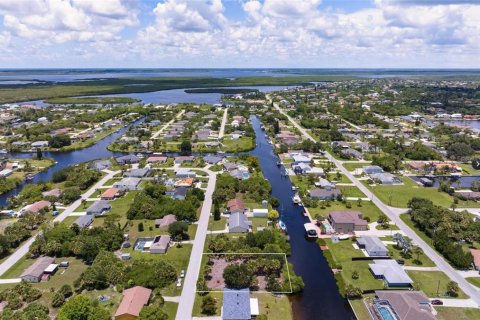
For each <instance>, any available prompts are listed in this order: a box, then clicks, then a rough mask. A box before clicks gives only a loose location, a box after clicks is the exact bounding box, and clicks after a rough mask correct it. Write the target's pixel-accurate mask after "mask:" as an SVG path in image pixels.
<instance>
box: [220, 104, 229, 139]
mask: <svg viewBox="0 0 480 320" xmlns="http://www.w3.org/2000/svg"><path fill="white" fill-rule="evenodd" d="M227 113H228V108H225V111H224V112H223V118H222V124H221V125H220V131H219V132H218V139H221V138H223V136H224V135H225V124H226V123H227Z"/></svg>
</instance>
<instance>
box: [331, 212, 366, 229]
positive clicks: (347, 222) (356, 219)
mask: <svg viewBox="0 0 480 320" xmlns="http://www.w3.org/2000/svg"><path fill="white" fill-rule="evenodd" d="M328 221H329V222H330V224H331V225H332V227H333V229H335V232H337V233H352V232H354V231H365V230H368V222H367V221H366V220H363V219H362V213H361V212H360V211H331V212H330V213H329V214H328Z"/></svg>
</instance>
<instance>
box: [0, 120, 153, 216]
mask: <svg viewBox="0 0 480 320" xmlns="http://www.w3.org/2000/svg"><path fill="white" fill-rule="evenodd" d="M143 121H144V119H138V120H136V121H134V122H132V123H131V124H130V125H128V126H126V127H123V128H121V129H119V130H117V131H115V132H114V133H112V134H110V135H109V136H107V137H105V138H103V139H101V140H99V141H98V142H97V143H95V144H94V145H92V146H91V147H88V148H85V149H80V150H75V151H69V152H43V156H44V157H45V158H50V159H53V160H54V161H55V162H56V164H55V165H53V166H51V167H50V168H48V169H47V170H45V171H42V172H40V173H37V174H36V175H35V176H34V178H33V179H32V180H30V181H29V182H23V183H22V184H21V185H19V186H18V187H17V188H15V189H13V190H11V191H10V192H7V193H5V194H2V195H0V207H1V206H5V205H7V199H8V198H10V197H12V196H15V195H17V194H18V193H19V192H20V191H21V190H22V188H23V186H24V185H25V183H38V182H42V181H44V182H45V181H49V180H50V179H51V178H52V176H53V174H54V173H55V172H56V171H58V170H60V169H63V168H65V167H68V166H73V165H76V164H79V163H82V162H87V161H92V160H95V159H101V158H109V157H112V156H116V155H119V154H120V153H115V152H111V151H109V150H107V147H108V146H109V145H110V144H111V143H113V142H114V141H115V140H117V139H118V138H119V137H121V136H122V135H123V134H124V133H125V132H126V131H127V130H128V127H129V126H132V125H134V126H135V125H138V124H140V123H142V122H143ZM35 155H36V153H25V152H14V153H9V154H7V156H8V157H9V158H14V159H19V158H21V159H27V158H32V157H33V156H35Z"/></svg>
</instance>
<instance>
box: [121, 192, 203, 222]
mask: <svg viewBox="0 0 480 320" xmlns="http://www.w3.org/2000/svg"><path fill="white" fill-rule="evenodd" d="M165 191H166V189H165V186H163V185H159V184H149V185H148V186H146V187H145V189H144V190H142V191H141V192H139V193H138V194H137V195H136V196H135V199H134V200H133V203H132V205H131V206H130V209H129V210H128V213H127V217H128V219H131V220H133V219H158V218H162V217H163V216H165V215H168V214H173V215H175V216H176V217H177V220H179V221H183V220H185V221H195V220H196V219H197V214H196V212H197V209H198V208H199V207H200V203H201V201H203V199H204V197H205V196H204V193H203V191H202V190H200V189H197V188H192V189H190V190H188V192H187V197H186V199H185V200H173V199H172V198H170V197H168V196H166V195H165Z"/></svg>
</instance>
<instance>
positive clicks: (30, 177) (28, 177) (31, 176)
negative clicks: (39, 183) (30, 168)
mask: <svg viewBox="0 0 480 320" xmlns="http://www.w3.org/2000/svg"><path fill="white" fill-rule="evenodd" d="M33 177H34V175H33V174H31V173H29V174H27V175H26V176H25V180H28V181H30V180H32V179H33Z"/></svg>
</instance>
